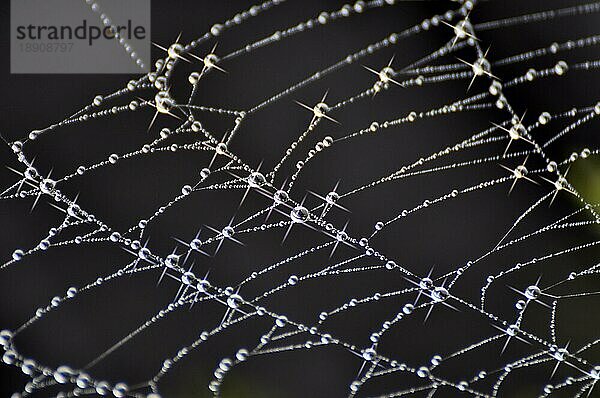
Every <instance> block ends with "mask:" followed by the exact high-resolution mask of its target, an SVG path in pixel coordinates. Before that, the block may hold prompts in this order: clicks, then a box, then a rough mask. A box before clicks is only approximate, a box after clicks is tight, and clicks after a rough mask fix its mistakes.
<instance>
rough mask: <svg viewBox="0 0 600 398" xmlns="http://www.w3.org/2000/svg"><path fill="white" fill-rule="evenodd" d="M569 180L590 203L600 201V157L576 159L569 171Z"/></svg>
mask: <svg viewBox="0 0 600 398" xmlns="http://www.w3.org/2000/svg"><path fill="white" fill-rule="evenodd" d="M569 181H570V182H571V184H573V186H574V187H575V188H576V189H577V191H578V192H579V193H580V194H581V195H582V196H583V197H584V199H585V200H586V201H587V202H588V203H590V204H599V203H600V158H598V157H589V158H588V159H585V160H579V161H576V162H575V163H574V164H573V166H572V167H571V170H570V171H569Z"/></svg>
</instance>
